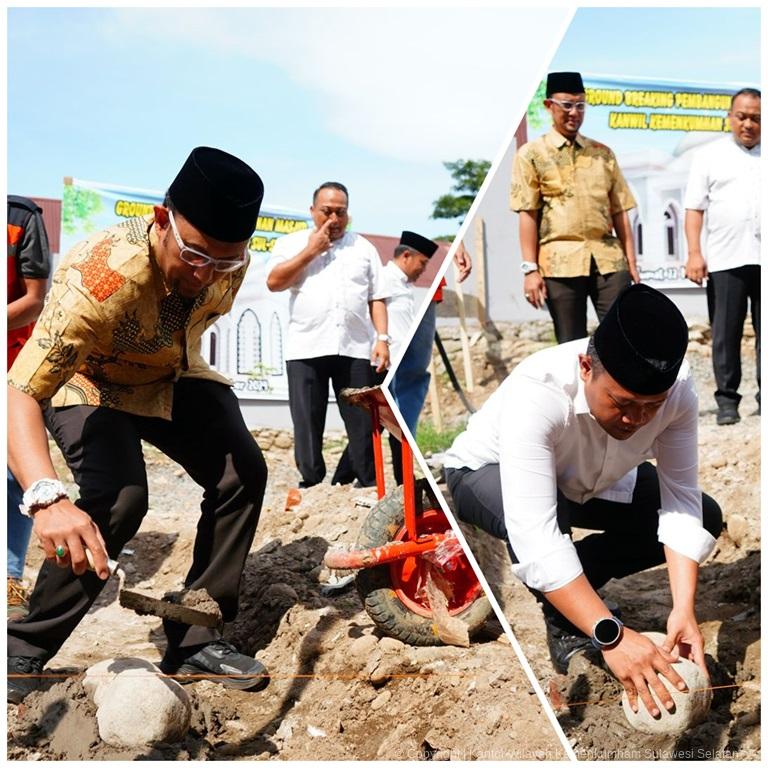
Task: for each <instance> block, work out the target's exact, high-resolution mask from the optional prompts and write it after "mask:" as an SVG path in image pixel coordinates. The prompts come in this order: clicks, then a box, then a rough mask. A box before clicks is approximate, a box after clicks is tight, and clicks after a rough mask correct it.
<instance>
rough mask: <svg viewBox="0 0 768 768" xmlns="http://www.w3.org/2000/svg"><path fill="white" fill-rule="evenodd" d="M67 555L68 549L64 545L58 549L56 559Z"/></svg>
mask: <svg viewBox="0 0 768 768" xmlns="http://www.w3.org/2000/svg"><path fill="white" fill-rule="evenodd" d="M66 554H67V548H66V547H65V546H64V545H63V544H59V546H58V547H56V557H64V555H66Z"/></svg>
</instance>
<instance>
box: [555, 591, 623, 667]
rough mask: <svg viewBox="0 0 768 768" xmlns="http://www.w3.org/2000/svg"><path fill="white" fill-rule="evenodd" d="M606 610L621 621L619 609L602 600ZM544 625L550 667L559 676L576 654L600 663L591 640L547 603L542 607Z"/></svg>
mask: <svg viewBox="0 0 768 768" xmlns="http://www.w3.org/2000/svg"><path fill="white" fill-rule="evenodd" d="M604 602H605V605H606V607H607V608H608V610H609V611H610V612H611V613H612V614H613V615H614V616H615V617H616V618H617V619H621V608H619V606H618V605H617V604H616V603H614V602H613V601H612V600H604ZM542 608H543V611H544V623H545V624H546V627H547V647H548V648H549V658H550V659H551V660H552V666H553V667H554V668H555V671H556V672H557V673H558V674H559V675H565V674H567V673H568V663H569V662H570V660H571V659H572V658H573V657H574V656H575V655H576V654H577V653H583V654H584V655H585V656H587V657H588V658H589V660H590V661H591V662H592V663H594V664H600V663H602V660H603V657H602V654H601V653H600V651H599V650H598V649H597V648H595V646H594V645H593V643H592V640H591V639H590V638H589V637H587V636H586V635H585V634H584V633H583V632H582V631H581V630H580V629H578V627H575V626H574V625H573V624H571V622H570V621H568V619H566V618H565V616H563V615H562V614H560V613H558V612H557V611H556V610H555V609H554V608H553V607H552V606H550V605H549V604H548V603H547V604H544V605H543V606H542Z"/></svg>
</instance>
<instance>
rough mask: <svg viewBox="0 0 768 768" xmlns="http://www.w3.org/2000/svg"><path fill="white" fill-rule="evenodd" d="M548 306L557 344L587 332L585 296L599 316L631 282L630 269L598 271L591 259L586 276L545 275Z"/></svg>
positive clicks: (599, 317)
mask: <svg viewBox="0 0 768 768" xmlns="http://www.w3.org/2000/svg"><path fill="white" fill-rule="evenodd" d="M544 284H545V285H546V288H547V308H548V309H549V314H550V315H551V317H552V322H553V323H554V325H555V338H556V339H557V343H558V344H564V343H565V342H566V341H573V340H574V339H583V338H584V337H585V336H586V335H587V298H589V299H591V301H592V305H593V306H594V308H595V312H596V313H597V318H598V320H602V319H603V316H604V315H605V313H606V312H607V311H608V308H609V307H610V306H611V304H613V302H614V301H615V300H616V297H617V296H618V295H619V294H620V293H621V291H622V290H624V288H626V287H627V286H628V285H629V284H630V277H629V272H628V271H626V270H622V271H620V272H611V273H609V274H606V275H601V274H600V273H599V272H598V271H597V264H595V260H594V259H592V262H591V267H590V273H589V276H587V277H545V278H544Z"/></svg>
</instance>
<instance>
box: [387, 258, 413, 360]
mask: <svg viewBox="0 0 768 768" xmlns="http://www.w3.org/2000/svg"><path fill="white" fill-rule="evenodd" d="M382 280H383V283H384V287H385V289H386V291H387V293H388V294H389V298H388V299H387V329H388V330H387V333H388V334H389V336H390V337H391V339H392V341H391V342H390V344H389V355H390V361H391V366H396V365H397V363H398V362H399V360H400V355H402V354H403V351H404V350H405V345H404V342H405V341H407V339H408V331H409V330H410V329H411V324H412V323H413V319H414V317H415V316H416V306H415V302H414V299H413V288H412V287H411V283H409V282H408V276H407V275H406V274H405V272H403V270H402V269H400V267H398V266H397V264H396V263H395V262H394V261H390V262H387V264H386V266H385V267H384V269H383V270H382Z"/></svg>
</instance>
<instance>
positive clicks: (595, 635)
mask: <svg viewBox="0 0 768 768" xmlns="http://www.w3.org/2000/svg"><path fill="white" fill-rule="evenodd" d="M623 632H624V625H623V624H622V623H621V622H620V621H619V620H618V619H617V618H616V617H615V616H606V617H605V618H603V619H598V620H597V621H596V622H595V626H594V627H592V638H591V639H592V645H594V646H595V648H597V649H598V650H599V651H607V650H609V649H610V648H613V646H614V645H616V644H617V643H618V642H619V640H621V635H622V633H623Z"/></svg>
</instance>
